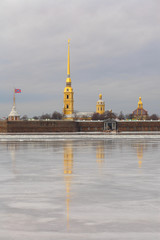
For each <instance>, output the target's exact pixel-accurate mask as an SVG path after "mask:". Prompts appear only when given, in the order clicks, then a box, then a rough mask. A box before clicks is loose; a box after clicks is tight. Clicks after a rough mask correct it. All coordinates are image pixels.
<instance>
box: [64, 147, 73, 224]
mask: <svg viewBox="0 0 160 240" xmlns="http://www.w3.org/2000/svg"><path fill="white" fill-rule="evenodd" d="M72 170H73V147H72V143H66V144H65V146H64V180H65V182H66V193H67V194H66V204H67V227H69V202H70V185H71V181H72Z"/></svg>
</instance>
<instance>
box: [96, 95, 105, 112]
mask: <svg viewBox="0 0 160 240" xmlns="http://www.w3.org/2000/svg"><path fill="white" fill-rule="evenodd" d="M104 112H105V102H104V101H103V100H102V94H99V100H98V101H97V105H96V113H99V114H103V113H104Z"/></svg>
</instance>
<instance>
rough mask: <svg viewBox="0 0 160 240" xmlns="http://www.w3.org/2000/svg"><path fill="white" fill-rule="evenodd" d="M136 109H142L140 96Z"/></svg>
mask: <svg viewBox="0 0 160 240" xmlns="http://www.w3.org/2000/svg"><path fill="white" fill-rule="evenodd" d="M138 109H143V103H142V98H141V97H139V101H138Z"/></svg>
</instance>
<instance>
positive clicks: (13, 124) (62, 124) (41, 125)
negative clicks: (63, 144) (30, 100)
mask: <svg viewBox="0 0 160 240" xmlns="http://www.w3.org/2000/svg"><path fill="white" fill-rule="evenodd" d="M77 130H78V128H77V123H76V122H74V121H8V122H7V132H9V133H16V132H77Z"/></svg>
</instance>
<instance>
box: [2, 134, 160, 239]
mask: <svg viewBox="0 0 160 240" xmlns="http://www.w3.org/2000/svg"><path fill="white" fill-rule="evenodd" d="M0 155H1V158H0V216H1V218H0V239H3V240H12V239H13V240H30V239H31V240H32V239H33V240H36V239H39V240H42V239H45V240H48V239H56V240H60V239H67V240H75V239H76V240H80V239H86V240H90V239H98V240H103V239H113V240H121V239H126V240H128V239H134V240H135V239H136V240H140V239H141V240H142V239H144V240H150V239H155V240H157V239H160V227H159V226H160V190H159V189H160V140H159V139H138V137H137V139H123V138H122V139H107V140H84V139H83V140H58V141H52V142H4V143H3V142H1V143H0Z"/></svg>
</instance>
